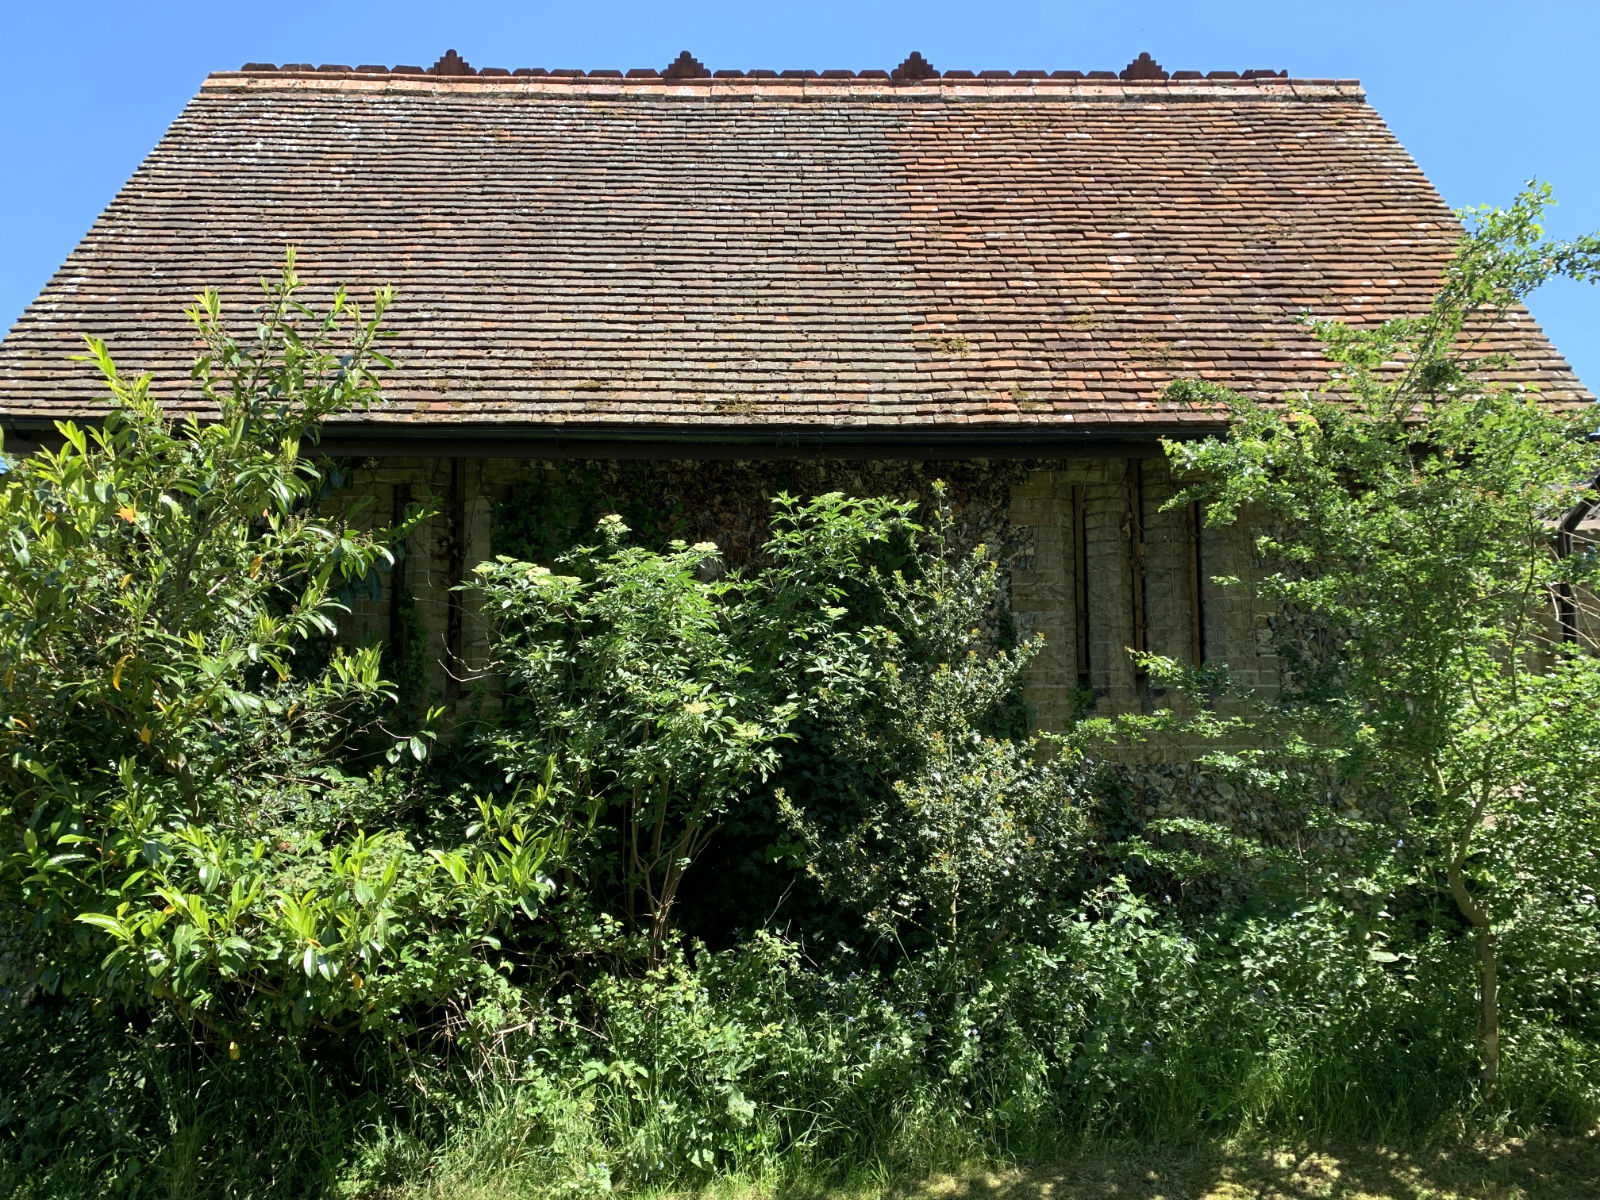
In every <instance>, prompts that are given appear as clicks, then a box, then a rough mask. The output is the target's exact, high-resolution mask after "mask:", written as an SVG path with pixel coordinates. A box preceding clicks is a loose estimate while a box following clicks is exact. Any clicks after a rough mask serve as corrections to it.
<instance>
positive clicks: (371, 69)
mask: <svg viewBox="0 0 1600 1200" xmlns="http://www.w3.org/2000/svg"><path fill="white" fill-rule="evenodd" d="M239 73H240V74H244V75H307V74H315V75H319V76H328V75H351V76H372V75H380V76H381V75H401V76H407V75H422V76H430V75H431V76H435V77H447V78H453V79H466V78H479V79H483V78H500V79H505V78H524V79H525V78H549V79H557V80H559V79H609V80H632V81H636V82H666V83H711V82H724V81H727V80H738V79H747V80H756V81H760V80H803V81H806V82H811V81H815V80H824V81H829V80H838V81H843V80H876V81H878V82H881V83H887V84H923V83H930V82H934V81H938V80H950V81H952V82H957V83H965V82H985V81H989V80H1000V81H1005V80H1017V81H1024V82H1026V81H1035V80H1057V81H1066V82H1074V81H1079V80H1082V81H1088V82H1099V81H1121V82H1123V83H1134V84H1141V83H1146V84H1157V83H1197V82H1198V83H1219V82H1229V81H1240V82H1254V81H1256V80H1283V81H1288V79H1289V72H1288V71H1286V70H1265V69H1255V70H1249V71H1208V72H1205V73H1201V72H1200V71H1167V70H1165V69H1163V68H1162V66H1161V64H1160V63H1158V62H1156V61H1155V59H1154V58H1152V57H1151V56H1150V54H1149V53H1148V52H1146V53H1142V54H1140V55H1139V56H1138V57H1137V58H1135V59H1134V60H1133V61H1132V62H1130V63H1129V64H1128V65H1127V66H1126V67H1124V68H1122V70H1121V71H1028V70H1024V71H1003V70H984V71H968V70H951V71H940V70H938V69H937V68H935V67H934V66H933V64H932V63H930V62H929V61H928V60H927V59H926V58H924V57H923V56H922V54H921V52H920V51H917V50H913V51H912V52H911V53H910V54H909V55H908V56H907V57H906V59H905V60H904V61H903V62H901V63H900V65H899V66H897V67H895V68H894V69H893V70H892V71H885V70H882V69H873V70H864V71H851V70H828V71H815V70H787V71H776V70H744V71H739V70H718V71H712V70H711V69H710V68H708V67H707V66H706V65H705V64H704V63H702V62H701V61H700V60H699V59H697V58H695V57H694V55H692V54H690V53H689V51H687V50H685V51H683V52H682V53H680V54H679V55H678V57H677V58H675V59H673V60H672V61H671V62H670V63H668V64H667V65H666V66H665V67H660V68H657V67H636V68H634V69H633V70H630V71H627V72H623V71H615V70H600V71H580V70H576V69H571V68H555V69H547V68H545V67H518V68H517V69H515V70H507V69H505V68H504V67H483V68H477V69H475V68H474V67H473V66H472V65H471V64H470V63H468V62H467V60H466V59H464V58H462V57H461V55H460V54H458V53H456V51H454V50H446V51H445V52H444V54H443V55H441V56H440V58H439V61H438V62H436V63H434V64H433V66H431V67H428V68H426V69H424V68H422V67H411V66H395V67H384V66H373V65H370V64H367V65H362V66H359V67H354V68H351V67H347V66H343V65H340V64H337V63H324V64H323V65H321V66H313V65H312V64H310V63H284V64H282V65H281V66H279V65H275V64H273V63H258V62H251V63H245V64H244V66H243V67H241V68H240V69H239ZM1296 82H1301V83H1314V84H1330V85H1331V84H1353V83H1355V80H1351V79H1307V80H1296Z"/></svg>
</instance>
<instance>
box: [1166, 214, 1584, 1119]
mask: <svg viewBox="0 0 1600 1200" xmlns="http://www.w3.org/2000/svg"><path fill="white" fill-rule="evenodd" d="M1549 202H1550V199H1549V189H1548V187H1539V188H1535V189H1530V190H1529V191H1526V192H1524V193H1523V194H1522V195H1521V196H1519V197H1518V199H1517V200H1516V202H1515V203H1514V204H1513V205H1512V206H1511V207H1510V208H1509V209H1504V210H1500V209H1478V210H1473V211H1472V212H1470V213H1469V214H1467V215H1468V216H1469V217H1470V219H1471V230H1470V232H1469V233H1467V234H1466V235H1465V236H1464V237H1463V239H1462V240H1461V243H1460V246H1459V249H1458V252H1457V254H1456V256H1455V258H1454V260H1453V261H1452V262H1451V263H1450V265H1449V267H1448V269H1447V271H1446V273H1445V277H1444V282H1443V286H1442V288H1441V289H1440V291H1439V293H1438V295H1437V297H1436V298H1435V300H1434V301H1433V304H1432V306H1431V308H1430V310H1429V311H1428V312H1427V313H1426V315H1424V316H1420V317H1410V318H1400V319H1395V320H1391V321H1387V322H1385V323H1384V324H1382V325H1380V326H1378V327H1376V328H1371V329H1361V328H1355V327H1351V326H1347V325H1343V324H1339V323H1335V322H1317V323H1315V326H1314V327H1315V329H1316V332H1317V334H1318V336H1319V338H1320V339H1321V341H1322V343H1323V345H1324V347H1325V351H1326V353H1327V355H1328V357H1329V358H1330V359H1331V360H1332V361H1333V362H1334V364H1335V370H1334V371H1333V373H1332V374H1331V376H1330V377H1329V380H1328V382H1327V383H1326V384H1325V385H1324V386H1323V387H1322V388H1321V389H1319V390H1317V391H1315V392H1312V393H1308V394H1306V395H1303V396H1296V395H1292V396H1289V397H1288V398H1286V399H1285V400H1284V401H1283V402H1281V403H1271V404H1268V403H1263V402H1259V401H1256V400H1253V399H1251V398H1248V397H1245V396H1242V395H1239V394H1237V393H1234V392H1229V391H1225V390H1223V389H1220V388H1217V387H1214V386H1212V385H1209V384H1205V383H1201V382H1196V381H1191V380H1184V381H1179V382H1177V383H1174V384H1173V385H1172V387H1171V388H1170V391H1169V395H1170V397H1171V398H1173V399H1175V400H1180V401H1201V402H1207V403H1220V404H1222V405H1224V406H1226V408H1227V410H1228V412H1229V415H1230V419H1231V430H1230V433H1229V434H1228V435H1227V436H1226V437H1219V438H1212V439H1207V440H1204V441H1199V442H1192V443H1174V444H1170V445H1169V446H1168V447H1167V450H1168V454H1169V456H1170V458H1171V460H1172V462H1173V464H1174V467H1175V468H1176V469H1177V470H1178V471H1179V472H1180V473H1182V474H1183V475H1184V476H1186V477H1188V479H1189V480H1191V481H1192V482H1191V486H1190V487H1189V488H1188V490H1186V491H1185V492H1184V493H1183V494H1182V495H1181V496H1179V497H1178V498H1177V499H1176V500H1174V501H1173V503H1174V504H1187V503H1190V502H1192V501H1196V500H1198V501H1201V502H1203V503H1204V504H1205V505H1206V513H1207V521H1208V523H1209V524H1211V525H1225V524H1231V523H1234V522H1238V521H1250V522H1258V523H1259V525H1258V527H1259V528H1260V529H1261V530H1262V531H1263V532H1261V533H1260V535H1259V536H1258V537H1257V539H1256V549H1257V553H1258V554H1259V555H1260V556H1261V557H1262V559H1263V560H1264V561H1265V563H1266V564H1267V571H1266V573H1265V575H1264V577H1263V578H1262V579H1261V580H1260V582H1259V588H1260V593H1261V597H1262V599H1263V600H1264V601H1265V602H1267V603H1268V604H1269V605H1273V606H1276V607H1277V608H1278V609H1279V611H1280V612H1281V613H1282V614H1283V615H1284V617H1285V619H1286V621H1287V622H1288V623H1289V624H1290V625H1292V626H1294V627H1295V628H1296V629H1297V630H1299V631H1301V632H1304V631H1306V630H1312V631H1314V633H1315V638H1313V639H1311V640H1312V641H1313V642H1314V643H1315V644H1318V645H1320V646H1321V647H1323V649H1324V651H1325V652H1324V653H1321V654H1311V655H1309V656H1307V655H1303V654H1302V655H1300V656H1299V657H1289V658H1287V659H1286V661H1287V662H1288V663H1289V665H1290V668H1291V677H1290V680H1289V686H1288V687H1287V688H1286V690H1285V692H1284V694H1283V695H1282V696H1281V697H1280V698H1279V699H1278V700H1277V701H1276V702H1274V703H1272V704H1270V705H1265V706H1262V707H1261V708H1260V709H1259V710H1258V712H1257V715H1256V719H1255V725H1256V728H1255V731H1254V736H1255V739H1256V744H1257V746H1258V748H1257V749H1255V750H1252V751H1246V752H1244V753H1243V754H1242V755H1241V756H1240V757H1241V758H1242V759H1243V760H1244V761H1246V762H1247V763H1248V764H1250V765H1251V766H1252V767H1253V768H1255V769H1258V770H1267V771H1269V772H1270V773H1271V774H1272V776H1273V777H1274V778H1275V779H1276V783H1277V786H1278V787H1280V788H1282V789H1284V790H1285V792H1286V793H1289V794H1293V793H1295V792H1299V793H1300V794H1307V793H1309V792H1311V791H1313V790H1315V789H1318V788H1321V787H1323V786H1324V785H1325V784H1327V783H1328V782H1329V781H1332V785H1333V786H1334V787H1335V788H1336V789H1338V790H1339V791H1340V792H1341V793H1342V794H1344V795H1346V796H1353V795H1366V796H1372V795H1382V796H1385V797H1386V798H1387V799H1388V800H1389V801H1390V802H1392V807H1391V809H1390V817H1389V819H1388V820H1387V821H1385V822H1381V823H1379V824H1378V825H1376V826H1361V827H1357V826H1354V825H1353V826H1352V829H1355V830H1357V831H1358V832H1363V833H1364V834H1365V835H1366V836H1367V840H1368V845H1369V848H1370V849H1373V850H1375V851H1377V852H1378V853H1377V855H1376V857H1375V858H1369V859H1368V860H1366V861H1367V863H1368V865H1369V867H1370V869H1371V871H1372V872H1373V878H1374V879H1376V880H1378V883H1377V884H1375V885H1374V886H1376V887H1377V888H1378V890H1379V891H1385V892H1386V891H1390V890H1392V889H1393V888H1395V887H1398V886H1401V885H1403V884H1405V883H1406V882H1407V881H1409V882H1410V883H1411V884H1413V885H1415V886H1416V887H1419V888H1422V889H1423V890H1428V889H1430V888H1438V887H1442V888H1444V889H1446V890H1447V892H1448V895H1449V896H1450V897H1451V899H1452V900H1453V903H1454V906H1455V908H1456V909H1457V911H1458V913H1459V917H1460V919H1461V920H1463V921H1464V922H1465V923H1466V925H1467V927H1468V928H1469V929H1470V930H1471V936H1472V939H1473V943H1474V947H1475V958H1476V963H1477V967H1476V970H1477V995H1478V1043H1479V1049H1480V1057H1481V1062H1482V1078H1483V1082H1484V1083H1485V1085H1487V1086H1488V1087H1491V1088H1492V1087H1493V1085H1494V1084H1495V1082H1496V1080H1497V1079H1498V1077H1499V1073H1500V1061H1501V1048H1500V1029H1501V1018H1500V1001H1499V992H1500V965H1501V959H1502V952H1503V951H1502V948H1503V943H1504V941H1505V939H1506V938H1507V937H1511V938H1517V939H1524V940H1526V941H1527V942H1529V944H1530V949H1531V946H1532V944H1533V943H1534V942H1536V941H1538V939H1540V938H1541V937H1542V938H1544V939H1545V940H1544V943H1543V944H1544V946H1545V947H1549V946H1550V945H1552V944H1553V943H1552V942H1551V940H1550V939H1552V938H1553V939H1556V940H1557V941H1564V942H1565V943H1567V944H1568V945H1569V946H1571V945H1578V946H1581V945H1582V944H1584V942H1585V940H1586V939H1585V936H1584V932H1583V931H1587V936H1588V939H1590V940H1589V944H1590V945H1591V947H1592V946H1593V944H1594V942H1593V940H1592V939H1593V937H1594V934H1595V933H1596V931H1597V929H1600V926H1597V923H1596V920H1595V907H1594V895H1595V892H1596V891H1597V890H1600V773H1597V770H1596V768H1597V767H1600V706H1597V705H1596V703H1595V697H1596V696H1597V695H1600V660H1597V658H1596V656H1595V653H1594V652H1595V650H1596V647H1595V645H1594V635H1595V632H1596V626H1595V625H1594V624H1593V622H1592V620H1586V619H1580V617H1581V616H1582V614H1581V613H1579V612H1578V609H1579V608H1580V607H1583V606H1584V605H1590V607H1591V608H1592V599H1593V596H1594V594H1595V587H1596V583H1597V572H1600V557H1597V555H1596V552H1595V547H1594V546H1593V545H1590V544H1583V545H1581V546H1578V547H1577V548H1576V549H1574V545H1573V539H1572V533H1573V531H1574V529H1576V527H1577V524H1578V522H1579V521H1580V520H1581V518H1582V517H1583V515H1585V514H1587V513H1588V512H1589V511H1590V510H1591V509H1592V508H1593V507H1594V505H1595V503H1596V501H1597V498H1600V493H1597V491H1596V484H1595V481H1596V475H1597V472H1600V447H1597V444H1596V442H1595V440H1594V437H1593V434H1594V429H1595V424H1596V418H1595V415H1594V413H1593V412H1592V411H1590V410H1588V409H1584V410H1582V411H1571V410H1564V409H1562V408H1560V407H1558V406H1554V405H1551V404H1549V403H1548V402H1546V401H1544V400H1543V399H1541V397H1540V396H1539V395H1538V394H1537V392H1536V391H1534V390H1533V389H1530V388H1523V387H1516V386H1510V385H1507V384H1504V383H1500V382H1497V381H1496V377H1495V371H1496V370H1497V369H1498V368H1503V367H1504V366H1506V365H1507V359H1506V358H1505V357H1504V356H1503V355H1499V354H1494V353H1490V352H1487V351H1486V350H1485V349H1484V347H1485V340H1486V339H1487V338H1488V336H1489V335H1490V334H1491V333H1492V332H1493V331H1494V330H1496V329H1497V328H1499V327H1501V326H1502V325H1503V323H1504V321H1505V319H1506V317H1507V316H1508V315H1509V314H1511V313H1512V312H1513V310H1514V309H1516V307H1517V306H1518V305H1519V304H1520V303H1521V301H1522V300H1523V298H1524V297H1525V296H1527V294H1528V293H1529V292H1531V291H1532V290H1533V289H1534V288H1536V287H1538V286H1539V285H1540V284H1541V283H1543V282H1545V281H1546V280H1547V279H1550V278H1553V277H1556V276H1564V277H1567V278H1572V279H1577V280H1594V279H1595V278H1596V277H1597V276H1600V238H1597V237H1594V236H1590V237H1584V238H1580V239H1577V240H1576V241H1553V240H1550V239H1547V238H1546V237H1545V236H1544V233H1543V229H1542V226H1541V223H1540V222H1541V215H1542V213H1543V210H1544V208H1545V206H1546V205H1547V204H1548V203H1549ZM1230 582H1232V583H1233V584H1235V585H1237V582H1238V581H1237V580H1234V581H1230ZM1590 615H1591V616H1592V612H1591V614H1590ZM1300 644H1301V645H1302V646H1304V645H1305V644H1307V641H1306V639H1304V638H1302V639H1301V642H1300ZM1151 665H1152V666H1153V667H1155V668H1156V669H1158V670H1160V671H1163V672H1164V673H1165V674H1167V675H1168V676H1169V677H1172V678H1177V677H1178V676H1179V675H1181V672H1178V670H1177V668H1176V667H1175V665H1174V664H1172V663H1167V662H1161V661H1160V660H1151ZM1191 682H1192V680H1191ZM1374 863H1375V864H1377V865H1372V864H1374ZM1352 867H1353V864H1351V863H1348V862H1346V863H1344V864H1343V865H1340V864H1338V863H1334V864H1332V865H1331V866H1330V869H1331V870H1333V871H1334V873H1335V875H1338V876H1342V878H1343V879H1344V881H1345V882H1348V880H1349V877H1350V874H1351V871H1352ZM1369 882H1370V881H1369ZM1369 890H1371V889H1370V888H1369Z"/></svg>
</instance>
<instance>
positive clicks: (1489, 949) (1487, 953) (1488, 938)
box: [1478, 924, 1500, 1092]
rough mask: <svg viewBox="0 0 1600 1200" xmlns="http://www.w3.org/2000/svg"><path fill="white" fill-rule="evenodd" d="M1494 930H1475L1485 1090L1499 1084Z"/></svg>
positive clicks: (1498, 1006)
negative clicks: (1476, 935)
mask: <svg viewBox="0 0 1600 1200" xmlns="http://www.w3.org/2000/svg"><path fill="white" fill-rule="evenodd" d="M1495 965H1496V964H1495V945H1494V929H1493V928H1492V927H1490V926H1489V925H1487V924H1484V925H1480V926H1478V1050H1479V1053H1480V1054H1481V1055H1482V1058H1483V1068H1482V1074H1481V1078H1482V1080H1483V1087H1484V1090H1485V1091H1487V1092H1492V1091H1494V1089H1495V1085H1496V1084H1497V1083H1499V1082H1500V984H1499V979H1498V977H1497V974H1496V971H1495Z"/></svg>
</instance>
